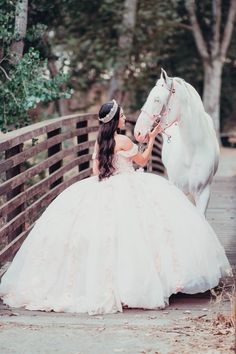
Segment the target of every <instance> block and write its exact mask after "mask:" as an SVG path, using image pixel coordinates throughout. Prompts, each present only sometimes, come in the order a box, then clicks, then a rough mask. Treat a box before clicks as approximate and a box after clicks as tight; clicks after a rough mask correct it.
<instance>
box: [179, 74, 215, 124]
mask: <svg viewBox="0 0 236 354" xmlns="http://www.w3.org/2000/svg"><path fill="white" fill-rule="evenodd" d="M173 79H174V80H175V81H176V82H177V83H178V84H179V85H181V86H182V87H183V89H184V91H185V93H186V95H187V102H188V105H189V108H190V110H191V111H193V110H194V111H195V112H196V113H197V112H198V114H197V116H198V119H201V120H202V121H203V124H204V125H210V126H211V127H213V121H212V119H211V118H210V116H209V115H208V114H207V113H206V111H205V109H204V106H203V102H202V99H201V97H200V95H199V93H198V92H197V90H196V89H195V88H194V87H193V86H192V85H191V84H189V83H188V82H186V81H185V80H184V79H182V78H180V77H173ZM194 106H195V108H194ZM190 116H191V115H190Z"/></svg>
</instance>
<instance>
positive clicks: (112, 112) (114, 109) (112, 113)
mask: <svg viewBox="0 0 236 354" xmlns="http://www.w3.org/2000/svg"><path fill="white" fill-rule="evenodd" d="M112 102H113V106H112V109H111V110H110V112H109V113H108V114H107V115H106V116H105V117H103V118H99V117H98V119H99V120H100V121H101V122H103V123H108V122H110V121H111V120H112V118H114V116H115V114H116V112H117V108H118V103H117V102H116V100H114V99H113V100H112Z"/></svg>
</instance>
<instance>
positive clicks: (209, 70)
mask: <svg viewBox="0 0 236 354" xmlns="http://www.w3.org/2000/svg"><path fill="white" fill-rule="evenodd" d="M185 6H186V9H187V12H188V14H189V20H190V23H191V25H192V30H193V36H194V39H195V43H196V46H197V49H198V51H199V54H200V56H201V59H202V62H203V68H204V88H203V104H204V107H205V110H206V111H207V113H209V115H210V116H211V117H212V119H213V122H214V126H215V129H216V133H217V135H218V137H219V133H220V93H221V81H222V78H221V75H222V69H223V64H224V61H225V57H226V54H227V50H228V47H229V44H230V41H231V38H232V33H233V28H234V20H235V15H236V0H231V1H230V5H229V10H228V16H227V20H226V23H225V25H224V31H223V35H222V36H221V31H220V29H221V24H222V23H221V18H222V16H221V15H222V9H221V0H212V10H213V23H212V38H211V39H210V41H209V40H208V41H209V42H208V44H209V45H208V46H207V39H205V38H204V37H203V32H202V29H201V28H200V25H199V22H198V18H197V15H196V4H195V0H185ZM221 37H222V38H221Z"/></svg>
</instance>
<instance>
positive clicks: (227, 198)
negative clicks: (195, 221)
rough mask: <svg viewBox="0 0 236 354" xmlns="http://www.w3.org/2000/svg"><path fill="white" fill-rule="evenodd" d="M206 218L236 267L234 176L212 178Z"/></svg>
mask: <svg viewBox="0 0 236 354" xmlns="http://www.w3.org/2000/svg"><path fill="white" fill-rule="evenodd" d="M207 219H208V221H209V223H210V224H211V226H212V227H213V229H214V230H215V232H216V234H217V236H218V237H219V239H220V241H221V243H222V245H223V246H224V248H225V250H226V254H227V256H228V258H229V261H230V263H231V265H232V266H234V267H236V176H232V177H216V178H215V179H214V182H213V185H212V194H211V199H210V204H209V207H208V210H207Z"/></svg>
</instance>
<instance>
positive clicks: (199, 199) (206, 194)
mask: <svg viewBox="0 0 236 354" xmlns="http://www.w3.org/2000/svg"><path fill="white" fill-rule="evenodd" d="M209 200H210V184H207V185H206V186H205V188H204V189H202V190H201V191H200V192H199V193H197V194H195V202H196V207H197V208H198V210H199V211H200V212H201V213H202V214H203V215H205V214H206V210H207V206H208V203H209Z"/></svg>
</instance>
